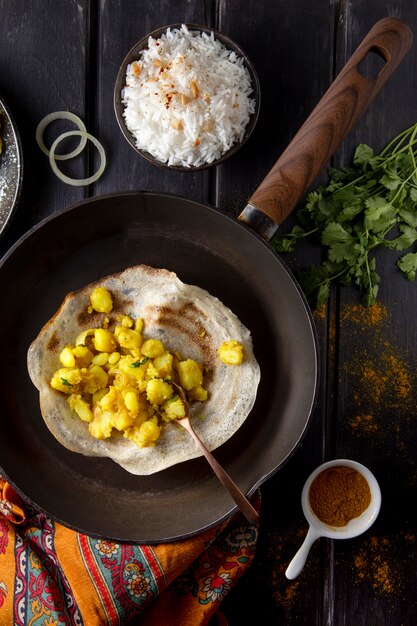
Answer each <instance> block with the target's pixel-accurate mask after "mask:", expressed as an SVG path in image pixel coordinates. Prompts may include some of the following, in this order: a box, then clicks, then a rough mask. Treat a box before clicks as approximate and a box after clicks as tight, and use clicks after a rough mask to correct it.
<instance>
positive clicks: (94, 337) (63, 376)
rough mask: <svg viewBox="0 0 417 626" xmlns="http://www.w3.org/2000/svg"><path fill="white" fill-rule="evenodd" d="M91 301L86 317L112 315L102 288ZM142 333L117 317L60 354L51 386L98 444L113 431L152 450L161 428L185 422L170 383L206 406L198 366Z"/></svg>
mask: <svg viewBox="0 0 417 626" xmlns="http://www.w3.org/2000/svg"><path fill="white" fill-rule="evenodd" d="M90 301H91V306H90V307H89V311H90V312H92V311H93V310H94V311H97V312H100V313H105V314H107V313H110V312H111V311H112V309H113V302H112V297H111V294H110V293H109V291H107V290H106V289H104V288H103V287H98V288H96V289H94V291H93V292H92V294H91V296H90ZM143 330H144V322H143V320H142V319H133V318H132V317H130V316H129V315H119V316H118V317H117V323H115V325H114V328H112V329H110V324H109V319H108V318H106V317H105V318H104V323H103V324H102V326H101V327H100V328H90V329H88V330H85V331H84V332H82V333H81V334H80V335H79V336H78V337H77V338H76V340H75V345H68V346H66V347H65V348H64V349H63V350H62V351H61V353H60V356H59V359H60V363H61V366H62V367H60V368H59V369H58V370H57V371H56V372H55V373H54V375H53V377H52V379H51V383H50V384H51V386H52V387H53V388H54V389H56V390H57V391H61V392H63V393H65V394H67V396H68V403H69V406H70V407H71V409H72V410H73V411H74V412H75V413H76V414H77V415H78V417H79V418H80V419H81V420H83V421H85V422H87V423H88V428H89V431H90V433H91V435H92V436H93V437H96V438H97V439H106V438H108V437H111V435H112V433H113V429H115V430H116V431H119V432H120V433H123V436H124V437H127V438H128V439H131V440H132V441H134V442H135V443H136V444H137V445H138V446H140V447H142V448H143V447H146V446H153V445H154V444H155V442H156V441H157V439H158V437H159V436H160V433H161V430H162V427H163V424H164V422H170V421H172V420H175V419H178V418H181V417H184V416H185V407H184V403H183V402H182V400H181V398H180V396H179V394H178V393H176V388H175V385H174V384H173V383H176V384H177V385H179V386H180V387H181V388H182V389H183V390H184V393H185V395H186V398H187V399H188V400H189V401H199V402H204V401H205V400H207V395H208V394H207V390H206V389H205V388H204V386H203V367H202V365H201V364H199V363H197V362H196V361H194V360H193V359H182V358H181V356H180V355H179V354H178V353H177V352H170V351H169V350H167V349H166V348H165V346H164V345H163V343H162V342H161V341H160V340H159V339H144V337H143Z"/></svg>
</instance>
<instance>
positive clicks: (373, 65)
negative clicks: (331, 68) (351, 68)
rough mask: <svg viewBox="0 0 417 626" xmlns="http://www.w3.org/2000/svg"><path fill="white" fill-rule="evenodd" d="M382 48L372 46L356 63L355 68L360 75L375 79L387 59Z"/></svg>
mask: <svg viewBox="0 0 417 626" xmlns="http://www.w3.org/2000/svg"><path fill="white" fill-rule="evenodd" d="M384 52H385V51H384V50H382V49H380V48H377V47H375V46H373V47H372V48H370V49H369V52H368V53H367V54H366V56H365V57H364V58H363V59H362V61H361V62H360V63H359V64H358V67H357V70H358V72H359V74H361V76H363V77H364V78H367V79H368V80H376V79H377V78H378V76H379V74H380V72H381V70H382V68H383V67H384V65H385V64H386V62H387V61H388V59H387V58H386V55H385V54H384Z"/></svg>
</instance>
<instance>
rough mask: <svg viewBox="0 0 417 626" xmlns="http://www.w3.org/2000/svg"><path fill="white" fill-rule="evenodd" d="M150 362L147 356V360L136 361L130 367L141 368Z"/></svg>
mask: <svg viewBox="0 0 417 626" xmlns="http://www.w3.org/2000/svg"><path fill="white" fill-rule="evenodd" d="M148 361H149V357H148V356H145V358H144V359H142V360H141V361H134V362H133V363H131V364H130V365H129V367H140V366H141V365H145V363H147V362H148Z"/></svg>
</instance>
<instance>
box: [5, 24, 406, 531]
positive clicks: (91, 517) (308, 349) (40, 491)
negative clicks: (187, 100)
mask: <svg viewBox="0 0 417 626" xmlns="http://www.w3.org/2000/svg"><path fill="white" fill-rule="evenodd" d="M382 36H383V37H382ZM381 37H382V39H383V43H381ZM366 42H367V43H366ZM409 43H410V35H409V30H408V28H407V27H406V26H405V25H404V24H402V23H401V22H399V21H398V20H389V21H388V22H387V21H384V23H383V24H381V23H379V24H378V25H377V27H376V32H375V29H374V30H373V31H371V33H370V34H369V35H368V37H367V39H366V40H365V42H364V44H362V52H360V55H362V56H363V54H365V52H364V49H363V46H364V45H365V46H367V48H366V49H367V50H369V46H373V47H375V46H378V50H380V53H381V54H383V55H384V58H385V59H386V64H385V66H384V68H383V70H382V71H381V73H380V76H379V78H378V79H377V80H376V81H373V82H372V83H370V81H367V80H366V79H362V77H361V76H360V75H359V74H358V72H357V71H356V70H355V65H356V63H357V61H355V60H354V64H353V70H350V74H349V69H348V71H347V73H348V76H350V82H349V85H350V86H349V88H347V87H346V82H345V83H343V81H341V80H339V79H337V80H336V82H335V83H334V84H333V86H332V87H331V89H330V92H328V94H329V93H330V96H329V95H328V94H327V96H325V98H327V101H328V104H327V105H326V107H325V111H324V109H323V105H322V104H321V105H320V104H319V107H320V106H321V107H322V113H321V115H319V113H317V109H316V112H315V113H314V114H313V119H312V118H309V121H308V122H307V123H306V125H305V126H304V127H303V129H304V130H303V129H301V131H300V133H299V134H298V135H297V136H296V138H295V141H296V144H295V145H297V142H300V136H301V138H303V136H304V140H303V145H304V147H303V148H302V149H301V151H299V150H295V160H296V163H300V161H299V159H298V156H299V155H300V154H301V156H303V159H304V160H302V161H301V162H302V163H309V164H310V166H311V171H310V169H309V167H310V166H309V167H308V168H305V173H303V180H302V182H298V183H296V182H291V181H294V180H295V178H297V179H298V181H300V177H299V175H298V174H297V176H296V177H295V178H291V177H290V174H289V173H290V171H292V172H294V169H295V170H297V169H298V172H299V171H300V167H299V166H298V168H297V167H296V168H294V167H293V166H291V164H290V165H288V163H290V161H288V158H287V157H286V158H285V159H284V158H283V157H282V158H281V159H280V161H281V165H283V167H281V170H280V172H281V174H280V176H281V183H280V184H279V186H278V187H277V186H276V185H275V184H272V183H271V180H272V179H273V180H277V177H276V173H277V170H275V173H272V174H269V175H268V177H267V178H266V179H265V181H264V183H263V184H262V185H261V187H260V189H259V190H258V191H257V192H256V193H255V194H254V196H253V197H252V199H251V204H252V205H253V206H258V200H259V207H258V208H259V209H261V210H262V211H264V204H267V205H268V207H269V208H268V210H270V207H271V206H273V207H274V209H273V219H274V220H277V221H278V218H277V215H278V213H277V207H278V206H284V204H282V203H280V202H278V198H279V196H280V197H281V199H282V197H283V196H282V193H280V189H282V188H283V187H285V194H287V193H288V194H289V197H290V198H291V200H290V201H288V202H287V203H286V205H285V206H286V207H287V208H286V209H285V210H281V215H282V216H283V215H284V213H285V212H288V211H289V209H290V208H292V207H290V204H291V203H294V196H295V191H294V190H295V188H296V187H297V186H298V194H301V193H302V191H303V190H304V188H305V185H306V181H307V184H308V180H307V179H310V178H311V177H312V176H313V174H314V173H317V171H318V170H317V168H318V167H321V165H322V163H321V161H322V160H323V158H325V156H326V158H328V157H329V156H330V154H331V152H332V151H333V150H334V149H335V147H336V145H337V143H338V141H340V139H341V138H342V137H343V136H344V135H345V134H346V132H347V131H348V129H349V128H350V127H351V125H352V124H353V123H354V121H355V120H356V119H357V117H358V116H359V112H360V111H363V109H364V107H365V106H366V105H367V104H368V103H369V101H370V100H371V99H372V98H373V96H374V95H375V90H377V89H379V88H380V86H381V84H382V82H383V80H385V79H386V77H387V75H388V74H389V73H390V72H391V71H392V70H393V69H394V67H395V66H396V64H397V63H398V62H399V59H400V58H401V57H402V56H403V54H405V51H406V50H407V48H408V45H409ZM352 58H353V57H352ZM344 71H345V73H346V69H345V70H344ZM384 72H385V74H384ZM381 76H382V78H381ZM352 77H353V79H354V80H353V82H352ZM342 78H343V76H342ZM338 80H339V83H338V82H337V81H338ZM335 85H336V88H335ZM342 85H345V86H344V87H343V86H342ZM364 92H366V95H364ZM332 94H333V96H332ZM338 94H339V95H338ZM340 94H341V95H340ZM340 97H341V98H342V100H343V106H342V107H340V104H339V105H338V107H336V103H337V102H338V101H339V103H340ZM332 98H333V100H332ZM336 108H338V111H339V114H338V115H333V112H334V111H335V110H336ZM323 112H324V113H323ZM323 115H325V117H323ZM314 116H315V117H314ZM323 119H327V122H326V123H324V122H323ZM340 119H342V121H343V123H342V128H340V126H341V125H340ZM317 120H320V123H319V125H320V126H321V128H322V129H323V128H325V129H329V132H328V133H325V136H323V134H320V137H321V139H320V141H319V145H318V146H317V148H319V149H317V150H315V151H314V150H313V153H311V149H309V150H307V148H306V139H305V137H306V136H307V138H308V136H310V138H311V137H313V138H314V141H317V133H315V131H314V129H317V124H316V123H314V122H315V121H316V122H317ZM305 128H307V129H308V128H310V130H309V131H308V132H307V135H306V134H305ZM297 137H298V139H297ZM323 137H324V138H323ZM310 145H311V144H310ZM291 151H294V149H293V148H291V146H290V148H289V153H290V154H291V153H292V152H291ZM286 152H287V155H288V151H286ZM308 152H310V156H309V157H307V156H306V155H307V154H308ZM318 152H320V155H321V156H320V159H319V158H318V156H317V155H318ZM283 156H284V155H283ZM293 159H294V157H293ZM319 161H320V163H319ZM293 164H294V161H293ZM303 167H304V166H303ZM303 167H301V170H302V169H303ZM307 170H308V171H307ZM266 187H269V189H270V190H271V188H273V189H274V190H273V192H272V194H270V199H269V201H267V200H266V198H267V196H268V194H267V193H266V192H265V189H266ZM277 190H278V191H277ZM248 213H249V217H248ZM254 213H255V214H256V215H261V216H263V215H264V213H260V211H259V210H258V211H257V210H256V209H254V208H253V207H252V208H249V209H247V210H246V209H245V211H244V212H243V214H242V215H241V218H242V219H243V220H246V221H249V220H251V219H252V215H253V214H254ZM258 221H259V220H258ZM262 221H263V222H266V223H267V225H268V226H270V225H271V224H272V219H271V217H268V218H265V219H262ZM263 234H264V236H267V234H265V229H263ZM136 263H146V264H149V265H153V266H155V267H165V268H168V269H170V270H173V271H175V272H176V273H177V274H178V275H179V277H180V278H181V279H182V280H183V281H185V282H188V283H192V284H197V285H199V286H201V287H203V288H205V289H207V290H208V291H210V292H211V293H212V294H214V295H216V296H217V297H219V298H220V299H221V300H222V301H223V302H224V303H225V304H226V305H227V306H229V307H230V308H231V309H232V310H233V311H234V312H235V313H236V314H237V315H238V316H239V317H240V318H241V320H242V321H243V323H244V324H245V325H246V326H247V327H248V328H250V329H251V331H252V334H253V340H254V347H255V354H256V356H257V358H258V360H259V363H260V366H261V372H262V380H261V384H260V387H259V393H258V397H257V401H256V404H255V407H254V409H253V411H252V412H251V414H250V416H249V417H248V419H247V420H246V422H245V424H244V425H243V426H242V427H241V429H240V430H239V431H238V432H237V433H236V434H235V435H234V436H233V437H232V438H231V439H230V440H229V441H228V442H227V443H226V444H225V445H223V446H222V447H221V448H220V449H219V450H217V451H216V453H215V454H216V456H217V458H218V460H219V461H220V462H221V463H222V464H223V465H224V466H225V468H226V470H227V471H228V472H229V473H230V475H231V476H232V477H233V478H234V480H235V481H236V482H237V484H238V485H239V487H240V488H241V489H242V490H243V491H245V492H246V493H249V494H250V493H253V492H254V490H255V489H256V487H257V486H258V485H260V484H261V483H262V482H263V481H265V480H266V479H267V478H268V477H269V476H271V475H272V474H273V473H274V472H276V471H277V470H278V469H279V468H280V467H281V466H282V464H283V463H284V462H285V461H286V460H287V459H288V458H289V456H290V455H291V453H292V452H293V451H294V449H295V448H296V446H297V444H298V443H299V441H300V440H301V438H302V436H303V434H304V432H305V430H306V428H307V425H308V421H309V417H310V415H311V411H312V408H313V405H314V401H315V396H316V390H317V373H318V372H317V370H318V368H317V346H316V339H315V333H314V330H313V324H312V320H311V316H310V313H309V310H308V307H307V305H306V303H305V301H304V298H303V296H302V294H301V292H300V290H299V288H298V286H297V284H296V282H295V281H294V279H293V277H292V276H291V274H290V272H289V271H288V269H287V268H286V267H285V265H284V264H283V262H282V261H281V260H280V258H279V257H278V256H277V255H276V254H275V253H274V252H273V251H272V249H271V248H270V246H269V245H268V244H267V243H265V241H264V240H263V239H262V238H261V237H260V236H259V235H257V234H256V233H255V232H254V231H253V230H252V229H251V228H248V226H247V225H245V224H243V223H241V222H236V221H234V220H232V219H231V218H229V217H227V216H225V215H224V214H223V213H220V212H219V211H217V210H216V209H215V208H213V207H210V206H206V205H202V204H198V203H196V202H192V201H189V200H185V199H183V198H178V197H175V196H170V195H164V194H152V193H139V192H138V193H127V194H121V195H120V194H119V195H112V196H107V197H97V198H93V199H91V200H88V201H86V202H83V203H80V204H78V205H76V206H74V207H72V208H70V209H67V210H64V211H62V212H61V213H59V214H58V215H55V216H53V217H51V218H49V219H47V220H45V221H44V222H42V223H41V224H39V225H38V226H37V227H36V228H34V229H33V230H32V231H31V232H29V233H28V234H27V235H26V236H24V237H23V238H22V239H21V240H20V241H19V242H18V243H17V244H16V245H15V246H14V247H13V248H12V249H11V250H10V252H9V253H8V254H7V255H6V257H5V258H4V259H3V260H2V263H1V266H0V291H1V293H2V306H1V312H0V333H1V346H2V354H3V357H2V358H1V359H0V380H1V396H0V433H1V437H0V463H1V468H2V471H3V472H4V473H5V474H6V476H7V477H8V478H9V480H10V481H11V483H12V484H13V485H14V486H15V487H16V488H17V489H18V491H20V492H21V493H22V494H24V495H25V496H26V497H28V498H29V499H30V500H31V501H32V502H33V503H34V504H35V505H36V506H37V507H39V508H40V509H42V510H44V511H46V512H47V513H48V514H49V515H51V516H53V517H54V518H55V519H57V520H59V521H61V522H63V523H64V524H66V525H67V526H70V527H73V528H75V529H77V530H81V531H84V532H87V533H89V534H92V535H101V536H106V537H109V538H113V539H118V540H125V541H137V542H149V543H156V542H162V541H168V540H171V539H178V538H182V537H186V536H189V535H192V534H194V533H197V532H200V531H202V530H203V529H205V528H208V527H210V526H212V525H214V524H215V523H217V522H218V521H220V520H221V519H223V518H225V517H226V516H228V515H229V514H230V513H231V512H232V511H233V510H234V508H235V507H234V504H233V502H232V501H231V500H230V497H229V495H228V494H227V493H226V492H225V491H224V489H223V488H222V487H221V486H220V485H219V483H218V481H217V479H216V478H215V477H214V476H213V474H212V472H211V470H210V468H209V466H208V465H207V463H206V462H205V460H204V459H195V460H193V461H189V462H186V463H182V464H179V465H177V466H174V467H173V468H170V469H167V470H165V471H163V472H160V473H158V474H154V475H151V476H143V477H141V476H133V475H131V474H129V473H128V472H126V471H124V470H123V469H121V468H120V467H119V466H118V465H116V464H115V463H113V462H112V461H110V460H108V459H97V458H88V457H83V456H82V455H79V454H74V453H72V452H70V451H68V450H66V449H65V448H63V447H62V446H61V445H60V444H59V443H58V442H57V441H56V440H55V439H54V438H53V437H52V435H51V434H50V433H49V431H48V429H47V428H46V426H45V424H44V422H43V419H42V417H41V415H40V411H39V402H38V394H37V391H36V389H35V388H34V387H33V385H32V384H31V382H30V380H29V377H28V374H27V370H26V353H27V349H28V347H29V344H30V343H31V341H32V340H33V339H34V337H35V336H36V334H37V333H38V331H39V330H40V328H41V327H42V325H43V324H44V323H45V322H46V321H47V320H48V319H49V318H50V317H51V316H52V315H53V314H54V313H55V311H56V310H57V308H58V307H59V305H60V303H61V301H62V300H63V298H64V297H65V295H66V294H67V293H68V292H69V291H71V290H74V289H77V288H79V287H82V286H84V285H85V284H87V283H89V282H91V281H93V280H96V279H98V278H100V277H101V276H105V275H106V274H109V273H112V272H117V271H120V270H122V269H124V268H126V267H128V266H130V265H134V264H136Z"/></svg>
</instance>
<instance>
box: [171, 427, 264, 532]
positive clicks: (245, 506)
mask: <svg viewBox="0 0 417 626" xmlns="http://www.w3.org/2000/svg"><path fill="white" fill-rule="evenodd" d="M178 422H179V423H180V424H181V426H183V427H184V428H185V429H186V430H187V431H188V432H189V433H190V435H191V436H192V438H193V439H194V441H195V442H196V444H197V445H198V446H199V447H200V448H201V450H202V452H203V454H204V456H205V457H206V459H207V461H208V462H209V463H210V465H211V467H212V469H213V471H214V473H215V474H216V476H217V478H218V479H219V480H220V482H221V484H222V485H223V487H224V488H225V489H226V490H227V491H228V492H229V493H230V495H231V496H232V498H233V500H234V501H235V502H236V504H237V505H238V507H239V509H240V510H241V511H242V513H243V515H244V516H245V517H246V519H247V520H248V522H250V523H251V524H254V523H256V522H257V521H258V520H259V514H258V512H257V511H256V510H255V509H254V507H253V506H252V505H251V503H250V502H249V500H248V499H247V498H246V496H245V495H244V494H243V493H242V492H241V490H240V489H239V487H238V486H237V485H236V483H235V482H233V480H232V479H231V478H230V476H229V474H228V473H227V472H226V471H225V470H224V469H223V468H222V466H221V465H220V464H219V463H218V462H217V461H216V459H215V458H214V456H213V455H212V454H211V452H210V451H209V450H208V449H207V448H206V446H205V445H204V443H203V442H202V441H201V439H200V438H199V437H198V435H197V433H196V432H195V431H194V429H193V427H192V426H191V424H190V421H189V419H188V418H186V417H185V418H183V419H180V420H178Z"/></svg>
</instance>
